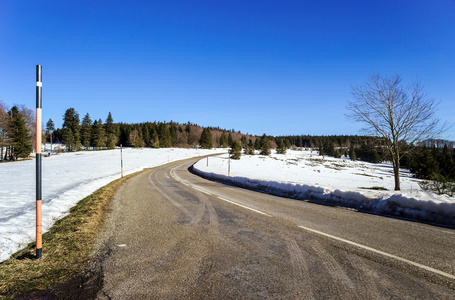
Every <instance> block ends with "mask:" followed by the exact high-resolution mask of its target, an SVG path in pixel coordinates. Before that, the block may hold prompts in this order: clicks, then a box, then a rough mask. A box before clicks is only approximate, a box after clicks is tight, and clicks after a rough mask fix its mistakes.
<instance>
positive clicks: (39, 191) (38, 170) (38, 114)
mask: <svg viewBox="0 0 455 300" xmlns="http://www.w3.org/2000/svg"><path fill="white" fill-rule="evenodd" d="M41 71H42V67H41V65H36V146H35V147H36V258H41V256H42V255H43V239H42V236H43V225H42V177H41V173H42V168H41V134H42V133H41V123H42V120H41V119H42V115H41V114H42V111H41V110H42V103H41V100H42V99H41V92H42V87H43V83H42V77H41Z"/></svg>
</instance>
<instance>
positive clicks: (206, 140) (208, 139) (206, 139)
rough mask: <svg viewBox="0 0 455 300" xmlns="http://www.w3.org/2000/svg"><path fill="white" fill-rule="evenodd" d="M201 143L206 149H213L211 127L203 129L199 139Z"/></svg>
mask: <svg viewBox="0 0 455 300" xmlns="http://www.w3.org/2000/svg"><path fill="white" fill-rule="evenodd" d="M199 145H200V146H201V147H202V148H204V149H211V148H212V146H213V142H212V132H211V131H210V129H209V128H204V129H203V130H202V134H201V138H200V140H199Z"/></svg>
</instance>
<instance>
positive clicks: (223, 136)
mask: <svg viewBox="0 0 455 300" xmlns="http://www.w3.org/2000/svg"><path fill="white" fill-rule="evenodd" d="M227 146H228V138H227V136H226V131H223V132H222V133H221V137H220V147H221V148H226V147H227Z"/></svg>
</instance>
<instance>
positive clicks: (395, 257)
mask: <svg viewBox="0 0 455 300" xmlns="http://www.w3.org/2000/svg"><path fill="white" fill-rule="evenodd" d="M299 227H300V228H302V229H305V230H308V231H311V232H314V233H317V234H320V235H323V236H326V237H329V238H331V239H334V240H337V241H340V242H343V243H346V244H350V245H353V246H356V247H359V248H362V249H365V250H368V251H371V252H374V253H377V254H380V255H383V256H386V257H389V258H392V259H395V260H398V261H401V262H404V263H407V264H409V265H413V266H415V267H418V268H421V269H424V270H427V271H430V272H432V273H435V274H438V275H441V276H444V277H447V278H450V279H455V276H454V275H452V274H449V273H446V272H444V271H440V270H437V269H434V268H432V267H428V266H425V265H422V264H419V263H416V262H413V261H411V260H407V259H405V258H402V257H399V256H396V255H393V254H390V253H387V252H384V251H381V250H377V249H374V248H371V247H368V246H365V245H362V244H358V243H355V242H352V241H349V240H345V239H343V238H340V237H337V236H334V235H331V234H328V233H325V232H322V231H318V230H314V229H311V228H308V227H304V226H299Z"/></svg>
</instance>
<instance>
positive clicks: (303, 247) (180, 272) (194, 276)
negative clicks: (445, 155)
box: [97, 159, 455, 299]
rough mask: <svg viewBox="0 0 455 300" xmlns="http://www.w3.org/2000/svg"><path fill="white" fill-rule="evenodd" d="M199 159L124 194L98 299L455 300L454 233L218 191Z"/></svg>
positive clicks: (109, 228)
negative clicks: (198, 170) (196, 169)
mask: <svg viewBox="0 0 455 300" xmlns="http://www.w3.org/2000/svg"><path fill="white" fill-rule="evenodd" d="M195 161H196V160H194V159H192V160H186V161H182V162H175V163H170V164H167V165H165V166H161V167H157V168H153V169H150V170H147V171H146V172H143V173H141V174H140V175H137V176H135V177H133V178H131V179H130V180H129V181H127V182H126V183H125V184H124V185H122V186H121V188H120V189H119V190H118V191H117V193H116V195H115V197H114V199H113V201H112V202H111V205H110V211H109V216H108V220H107V225H106V231H105V233H104V234H103V237H102V239H101V241H100V250H99V253H100V254H99V257H100V258H99V260H98V262H97V269H98V276H99V282H100V286H99V291H98V294H97V297H98V299H455V230H452V229H447V228H441V227H435V226H430V225H425V224H420V223H416V222H410V221H405V220H399V219H393V218H387V217H381V216H376V215H371V214H365V213H359V212H356V211H353V210H349V209H343V208H338V207H329V206H323V205H317V204H313V203H309V202H305V201H298V200H292V199H287V198H282V197H275V196H271V195H267V194H263V193H258V192H254V191H250V190H245V189H240V188H236V187H233V186H229V185H225V184H221V183H217V182H213V181H209V180H206V179H203V178H200V177H198V176H196V175H194V174H192V173H190V172H189V171H188V168H189V167H190V166H191V165H192V164H193V163H194V162H195Z"/></svg>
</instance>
